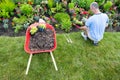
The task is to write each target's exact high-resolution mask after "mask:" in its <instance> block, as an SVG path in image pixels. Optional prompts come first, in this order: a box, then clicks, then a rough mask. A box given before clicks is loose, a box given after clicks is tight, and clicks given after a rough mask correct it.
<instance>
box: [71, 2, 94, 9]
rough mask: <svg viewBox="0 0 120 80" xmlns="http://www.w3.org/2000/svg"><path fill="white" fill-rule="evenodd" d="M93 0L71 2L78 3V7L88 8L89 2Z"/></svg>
mask: <svg viewBox="0 0 120 80" xmlns="http://www.w3.org/2000/svg"><path fill="white" fill-rule="evenodd" d="M94 1H95V0H72V1H71V2H73V3H75V4H78V6H79V7H80V8H84V9H86V10H88V9H89V8H90V4H91V3H92V2H94Z"/></svg>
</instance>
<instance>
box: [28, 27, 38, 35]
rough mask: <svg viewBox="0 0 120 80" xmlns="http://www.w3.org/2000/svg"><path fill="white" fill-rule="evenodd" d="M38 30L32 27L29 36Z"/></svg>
mask: <svg viewBox="0 0 120 80" xmlns="http://www.w3.org/2000/svg"><path fill="white" fill-rule="evenodd" d="M37 30H38V28H37V27H35V26H33V27H32V28H31V29H30V34H31V35H34V34H35V33H36V32H37Z"/></svg>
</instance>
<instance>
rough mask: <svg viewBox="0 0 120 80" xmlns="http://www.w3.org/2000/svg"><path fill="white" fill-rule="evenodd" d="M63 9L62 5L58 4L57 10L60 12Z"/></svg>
mask: <svg viewBox="0 0 120 80" xmlns="http://www.w3.org/2000/svg"><path fill="white" fill-rule="evenodd" d="M61 9H62V4H61V3H58V2H57V3H56V10H57V11H60V10H61Z"/></svg>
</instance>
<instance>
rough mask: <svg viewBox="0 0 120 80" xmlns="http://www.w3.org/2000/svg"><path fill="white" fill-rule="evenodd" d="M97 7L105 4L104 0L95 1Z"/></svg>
mask: <svg viewBox="0 0 120 80" xmlns="http://www.w3.org/2000/svg"><path fill="white" fill-rule="evenodd" d="M95 1H96V2H97V3H98V4H99V6H102V5H103V4H104V3H105V0H95Z"/></svg>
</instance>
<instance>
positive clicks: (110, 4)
mask: <svg viewBox="0 0 120 80" xmlns="http://www.w3.org/2000/svg"><path fill="white" fill-rule="evenodd" d="M112 5H113V3H112V2H111V1H107V3H105V4H104V10H105V11H108V10H109V9H110V7H112Z"/></svg>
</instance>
